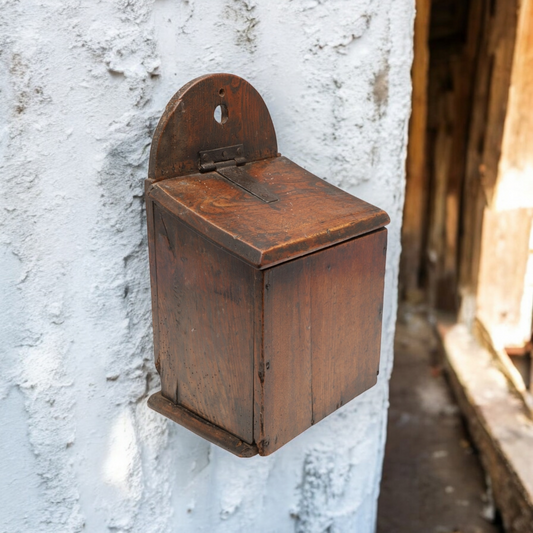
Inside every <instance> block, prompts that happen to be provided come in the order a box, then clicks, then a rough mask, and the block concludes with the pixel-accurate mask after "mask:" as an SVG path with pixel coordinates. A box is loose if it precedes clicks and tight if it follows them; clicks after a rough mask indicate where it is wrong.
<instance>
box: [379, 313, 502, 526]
mask: <svg viewBox="0 0 533 533" xmlns="http://www.w3.org/2000/svg"><path fill="white" fill-rule="evenodd" d="M438 353H439V351H438V345H437V341H436V337H435V336H434V334H433V329H432V328H431V326H430V325H429V324H428V322H427V321H426V320H425V319H424V318H423V315H421V314H417V313H415V312H413V311H412V310H409V309H408V308H405V307H404V308H402V309H401V311H400V314H399V320H398V325H397V333H396V339H395V361H394V371H393V373H392V379H391V384H390V410H389V420H388V436H387V444H386V449H385V462H384V465H383V480H382V483H381V494H380V498H379V507H378V525H377V533H452V532H455V533H499V532H501V529H500V528H499V527H498V526H496V525H494V524H493V523H492V519H493V518H494V516H493V515H494V509H493V507H492V505H491V501H490V495H489V491H487V487H486V485H485V481H484V474H483V471H482V469H481V465H480V463H479V460H478V457H477V456H476V453H475V451H474V450H473V448H472V446H471V443H470V441H469V439H468V436H467V434H466V433H465V429H464V426H463V422H462V419H461V416H460V413H459V410H458V408H457V405H456V404H455V402H454V400H453V398H452V396H451V393H450V390H449V387H448V384H447V382H446V380H445V378H444V376H443V374H442V372H441V368H440V365H439V356H438Z"/></svg>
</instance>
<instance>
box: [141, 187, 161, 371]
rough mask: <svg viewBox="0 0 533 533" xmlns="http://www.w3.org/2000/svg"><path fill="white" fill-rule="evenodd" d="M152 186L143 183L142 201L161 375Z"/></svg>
mask: <svg viewBox="0 0 533 533" xmlns="http://www.w3.org/2000/svg"><path fill="white" fill-rule="evenodd" d="M152 184H153V180H151V179H147V180H145V181H144V191H145V195H144V201H145V205H146V226H147V233H148V251H149V253H148V256H149V261H150V293H151V296H152V330H153V335H154V359H155V367H156V369H157V372H158V373H159V374H161V370H160V369H161V366H160V362H159V316H158V304H157V267H156V246H155V241H156V236H155V220H154V202H153V200H152V199H151V198H150V197H149V195H148V191H149V190H150V187H151V186H152Z"/></svg>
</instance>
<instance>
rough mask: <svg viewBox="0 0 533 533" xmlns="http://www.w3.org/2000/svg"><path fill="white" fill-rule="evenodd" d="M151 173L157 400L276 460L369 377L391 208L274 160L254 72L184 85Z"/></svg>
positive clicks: (238, 448) (200, 428) (225, 441)
mask: <svg viewBox="0 0 533 533" xmlns="http://www.w3.org/2000/svg"><path fill="white" fill-rule="evenodd" d="M221 104H223V105H224V106H226V107H225V109H224V110H223V114H222V120H221V121H220V122H218V121H217V120H215V118H214V116H213V113H214V110H215V107H217V106H218V105H221ZM149 176H150V177H149V179H148V180H147V186H146V202H147V216H148V232H149V243H150V270H151V281H152V306H153V324H154V347H155V357H156V367H157V370H158V372H159V374H160V376H161V392H159V393H156V394H155V395H153V396H152V397H151V398H150V400H149V405H150V407H152V408H153V409H155V410H156V411H158V412H160V413H162V414H164V415H165V416H167V417H169V418H170V419H172V420H174V421H176V422H178V423H180V424H182V425H184V426H185V427H187V428H188V429H190V430H191V431H194V432H195V433H197V434H198V435H201V436H202V437H204V438H206V439H208V440H210V441H211V442H214V443H215V444H218V445H219V446H222V447H223V448H225V449H227V450H229V451H231V452H232V453H235V454H237V455H239V456H242V457H249V456H251V455H254V454H256V453H260V454H261V455H268V454H270V453H272V452H274V451H275V450H277V449H278V448H280V447H281V446H283V445H284V444H286V443H287V442H288V441H289V440H291V439H293V438H294V437H296V436H297V435H299V434H300V433H301V432H303V431H305V430H306V429H307V428H309V427H310V426H311V425H313V424H315V423H317V422H319V421H320V420H322V419H323V418H324V417H325V416H327V415H328V414H330V413H332V412H333V411H335V410H336V409H338V408H339V407H340V406H341V405H344V404H345V403H347V402H348V401H350V400H351V399H353V398H354V397H355V396H357V395H358V394H361V393H362V392H364V391H365V390H367V389H368V388H369V387H371V386H372V385H373V384H374V383H375V382H376V376H377V370H378V365H379V352H380V337H381V317H382V305H383V279H384V269H385V250H386V230H385V229H384V228H383V226H384V225H385V224H387V223H388V221H389V219H388V216H387V214H386V213H385V212H383V211H382V210H381V209H379V208H377V207H375V206H372V205H370V204H368V203H366V202H363V201H362V200H359V199H358V198H354V197H353V196H351V195H349V194H347V193H345V192H344V191H342V190H340V189H338V188H336V187H334V186H332V185H330V184H329V183H327V182H325V181H323V180H321V179H319V178H317V177H316V176H313V175H312V174H311V173H309V172H307V171H306V170H304V169H303V168H301V167H299V166H298V165H296V164H294V163H293V162H291V161H289V160H288V159H286V158H284V157H281V156H280V155H279V154H278V153H277V146H276V137H275V133H274V128H273V126H272V122H271V120H270V116H269V114H268V110H267V109H266V106H265V104H264V102H263V100H262V99H261V97H260V96H259V94H258V93H257V92H256V91H255V90H254V89H253V88H252V87H251V86H250V85H249V84H248V83H247V82H245V81H244V80H242V79H240V78H237V77H236V76H231V75H227V74H217V75H212V76H206V77H204V78H199V79H198V80H194V81H193V82H191V83H189V84H188V85H186V86H185V87H184V88H183V89H182V90H181V91H179V92H178V93H177V95H176V96H175V97H174V98H173V99H172V100H171V102H170V103H169V105H168V106H167V109H166V111H165V114H164V115H163V117H162V119H161V121H160V123H159V125H158V127H157V130H156V132H155V135H154V141H153V145H152V151H151V155H150V171H149Z"/></svg>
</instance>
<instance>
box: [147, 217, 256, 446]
mask: <svg viewBox="0 0 533 533" xmlns="http://www.w3.org/2000/svg"><path fill="white" fill-rule="evenodd" d="M155 211H156V213H155V215H156V216H155V226H156V248H157V250H156V258H157V259H156V261H157V275H158V305H159V317H160V319H159V328H160V353H161V358H162V364H161V369H162V372H161V387H162V389H161V390H162V394H163V396H165V397H166V398H168V399H169V400H171V401H173V402H174V403H177V404H179V405H181V406H183V407H185V408H187V409H189V410H190V411H192V412H193V413H196V414H198V415H199V416H201V417H202V418H204V419H206V420H208V421H209V422H211V423H213V424H216V425H217V426H219V427H221V428H223V429H225V430H227V431H229V432H230V433H232V434H234V435H236V436H238V437H239V438H241V439H242V440H244V441H245V442H248V443H250V444H251V443H253V401H254V399H253V352H254V337H253V335H254V329H253V318H254V293H253V286H254V269H253V268H252V267H250V266H249V265H247V264H245V263H243V262H242V261H240V260H239V259H237V258H236V257H234V256H232V255H230V254H228V253H227V252H225V251H224V250H222V249H221V248H219V247H217V246H216V245H214V244H212V243H211V242H209V241H207V240H206V239H204V238H202V237H201V236H200V235H198V234H197V233H195V232H194V231H192V230H191V229H189V228H188V227H187V226H186V225H185V224H183V223H182V222H180V221H179V220H178V219H177V218H175V217H173V216H171V215H169V214H166V212H163V211H162V210H161V209H159V207H158V206H156V210H155ZM163 358H164V361H163Z"/></svg>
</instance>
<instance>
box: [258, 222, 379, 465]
mask: <svg viewBox="0 0 533 533" xmlns="http://www.w3.org/2000/svg"><path fill="white" fill-rule="evenodd" d="M386 242H387V232H386V230H385V229H381V230H378V231H376V232H374V233H371V234H368V235H365V236H363V237H359V238H357V239H353V240H351V241H348V242H346V243H343V244H339V245H337V246H334V247H331V248H328V249H326V250H323V251H320V252H317V253H315V254H311V255H308V256H306V257H302V258H300V259H297V260H294V261H291V262H289V263H285V264H283V265H280V266H277V267H274V268H272V269H269V270H267V271H265V311H264V320H265V325H264V360H265V378H264V379H265V383H264V441H265V444H264V445H263V446H262V445H261V443H258V447H259V452H260V453H261V454H262V455H268V454H269V453H272V452H273V451H275V450H276V449H278V448H280V447H281V446H283V444H285V443H286V442H288V441H289V440H291V439H292V438H294V437H296V436H297V435H299V434H300V433H301V432H303V431H305V430H306V429H307V428H308V427H310V426H311V425H313V424H315V423H316V422H318V421H320V420H322V419H323V418H324V417H326V416H327V415H328V414H330V413H332V412H333V411H335V410H336V409H338V408H339V407H341V406H342V405H344V404H345V403H347V402H349V401H350V400H352V399H353V398H355V397H356V396H357V395H358V394H361V393H362V392H364V391H365V390H367V389H369V388H370V387H372V386H373V385H374V384H375V383H376V380H377V371H378V368H379V356H380V347H381V320H382V314H383V286H384V275H385V254H386Z"/></svg>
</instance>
